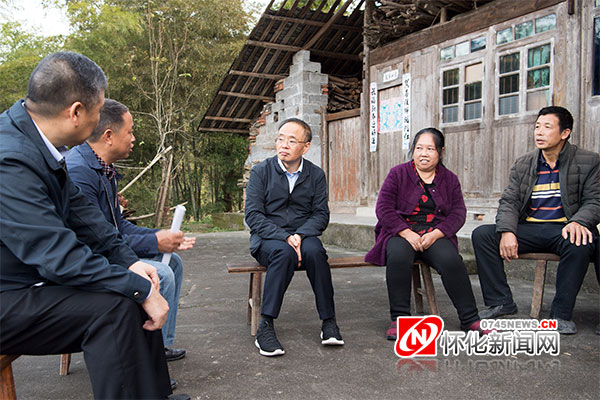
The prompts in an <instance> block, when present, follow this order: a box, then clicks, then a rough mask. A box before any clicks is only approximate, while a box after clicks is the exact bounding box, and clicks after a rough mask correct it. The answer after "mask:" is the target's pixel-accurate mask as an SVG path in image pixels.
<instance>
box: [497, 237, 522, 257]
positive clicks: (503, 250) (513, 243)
mask: <svg viewBox="0 0 600 400" xmlns="http://www.w3.org/2000/svg"><path fill="white" fill-rule="evenodd" d="M518 250H519V243H518V242H517V236H516V235H515V234H514V233H512V232H502V238H501V239H500V257H502V258H503V259H505V260H506V261H508V262H510V260H512V259H516V258H519V254H518Z"/></svg>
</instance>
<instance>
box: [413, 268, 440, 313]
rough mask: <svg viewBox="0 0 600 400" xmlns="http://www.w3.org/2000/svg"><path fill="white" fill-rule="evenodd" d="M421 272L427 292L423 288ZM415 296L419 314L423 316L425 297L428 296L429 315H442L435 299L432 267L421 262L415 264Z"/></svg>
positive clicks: (416, 308) (416, 309)
mask: <svg viewBox="0 0 600 400" xmlns="http://www.w3.org/2000/svg"><path fill="white" fill-rule="evenodd" d="M419 270H420V271H421V276H422V277H423V286H425V290H423V289H422V288H421V277H420V276H419ZM412 286H413V294H414V296H415V311H416V312H417V313H419V314H423V295H425V296H427V304H429V313H430V314H434V315H440V312H439V310H438V306H437V300H436V298H435V288H434V287H433V280H432V279H431V267H429V265H427V264H425V263H424V262H423V261H421V260H416V261H415V263H414V264H413V285H412Z"/></svg>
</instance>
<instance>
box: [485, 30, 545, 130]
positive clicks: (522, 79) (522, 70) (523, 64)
mask: <svg viewBox="0 0 600 400" xmlns="http://www.w3.org/2000/svg"><path fill="white" fill-rule="evenodd" d="M546 44H550V63H549V64H548V65H549V67H550V77H549V79H550V82H549V83H550V85H549V86H548V90H549V91H550V104H552V99H553V96H554V49H555V47H554V38H548V39H546V40H540V41H538V42H535V43H530V44H528V45H526V46H521V47H515V48H511V49H506V50H504V51H502V52H498V53H497V54H496V57H495V62H496V68H495V70H496V73H495V75H496V76H495V86H496V87H495V91H494V108H495V112H494V113H495V117H496V119H504V118H513V117H516V116H520V115H530V114H536V113H537V112H538V111H539V110H530V111H527V93H529V92H535V91H538V90H540V89H538V88H535V89H527V72H528V71H529V68H528V67H527V60H528V57H529V49H532V48H534V47H541V46H544V45H546ZM515 53H519V92H518V94H519V110H518V111H517V112H516V113H512V114H502V115H500V57H503V56H506V55H509V54H515Z"/></svg>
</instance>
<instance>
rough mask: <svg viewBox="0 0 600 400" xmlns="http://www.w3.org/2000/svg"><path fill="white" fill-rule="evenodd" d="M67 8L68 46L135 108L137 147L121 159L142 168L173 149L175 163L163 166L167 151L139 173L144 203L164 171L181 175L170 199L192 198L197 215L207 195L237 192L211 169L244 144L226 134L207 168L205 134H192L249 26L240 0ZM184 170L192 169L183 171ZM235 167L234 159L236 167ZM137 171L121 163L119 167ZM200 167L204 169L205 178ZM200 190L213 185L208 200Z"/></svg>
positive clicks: (77, 1) (151, 0)
mask: <svg viewBox="0 0 600 400" xmlns="http://www.w3.org/2000/svg"><path fill="white" fill-rule="evenodd" d="M67 9H68V13H69V16H70V18H71V21H72V25H73V27H74V28H75V33H74V34H73V35H71V37H70V38H68V40H67V43H66V47H68V48H70V49H73V50H77V51H80V52H82V53H84V54H86V55H88V56H89V57H90V58H92V59H94V60H95V61H96V62H98V64H99V65H101V66H102V68H103V69H104V70H105V72H106V74H107V76H108V79H109V90H108V92H107V95H108V96H110V97H112V98H115V99H117V100H119V101H121V102H123V103H124V104H126V105H128V106H129V107H130V109H131V110H132V112H133V114H134V116H135V123H136V130H135V135H136V137H137V148H136V150H135V151H134V152H133V163H129V164H127V165H126V166H129V167H131V168H140V167H142V166H144V165H145V164H147V162H148V161H149V160H150V159H152V158H153V157H154V155H155V154H158V153H161V152H162V151H163V150H164V149H165V148H166V147H168V146H173V148H174V149H175V150H176V151H174V160H173V163H172V165H173V169H174V170H171V171H169V170H168V164H169V163H168V162H167V160H166V158H165V159H164V160H163V161H162V163H161V168H160V173H157V172H156V171H155V169H153V170H152V173H150V174H148V177H145V178H144V186H145V188H144V189H143V190H142V189H140V191H143V192H144V195H143V196H142V197H143V198H145V199H146V201H145V203H146V204H147V203H148V201H147V198H148V188H149V187H151V188H153V192H154V193H155V196H156V197H155V198H159V196H158V193H159V188H160V187H161V186H162V187H164V186H165V185H164V183H165V181H166V177H167V176H168V175H171V176H173V177H179V179H178V180H176V181H175V185H176V186H175V187H174V190H173V200H174V202H180V201H186V200H187V201H190V202H192V204H193V209H194V210H193V211H194V215H196V216H199V215H200V213H201V209H202V207H203V203H206V201H209V202H217V201H221V200H222V199H224V198H227V199H233V198H235V197H236V196H237V197H239V193H240V190H239V188H237V186H233V187H231V185H226V187H223V185H222V183H221V182H219V181H218V180H219V179H221V177H222V175H221V174H209V170H214V169H215V168H214V166H213V165H212V163H213V162H214V163H217V164H218V163H220V162H225V161H223V160H226V159H227V158H228V157H229V153H231V152H236V151H237V150H236V149H237V148H236V147H235V146H239V147H240V148H243V149H244V150H245V149H246V148H247V144H245V143H243V144H240V142H239V141H238V140H237V139H236V140H234V139H230V138H229V137H228V136H226V135H224V136H223V137H222V138H221V140H222V141H223V142H228V143H229V145H227V146H224V148H222V149H220V151H222V152H223V153H222V154H221V156H220V158H219V154H214V156H215V157H213V158H211V164H210V168H205V166H206V165H207V159H206V152H204V151H202V149H198V146H202V145H203V144H205V143H206V141H205V140H201V139H200V138H198V133H197V132H196V126H197V123H198V121H199V118H200V117H201V116H202V115H203V113H204V111H205V109H206V107H207V106H208V105H209V103H210V101H211V100H212V95H213V93H214V91H215V89H216V86H217V85H218V83H219V82H220V81H221V79H222V77H223V76H224V75H225V73H226V71H227V69H228V68H229V66H230V65H231V62H232V60H233V59H234V58H235V56H236V55H237V53H238V52H239V50H240V48H241V46H242V45H243V42H244V41H245V38H246V35H247V33H248V32H249V28H250V21H251V17H252V16H251V14H250V13H249V12H246V11H244V7H243V2H242V1H241V0H219V1H218V0H185V1H184V0H165V1H155V0H133V1H125V0H106V1H93V0H86V1H84V0H71V1H69V2H68V3H67ZM194 147H195V149H194ZM232 149H233V150H232ZM194 150H195V151H194ZM190 154H192V155H193V156H192V157H190ZM203 157H204V158H203ZM242 162H243V161H242ZM184 170H185V171H186V172H187V173H190V172H192V171H193V172H194V173H193V174H192V175H191V176H188V177H186V179H182V174H183V171H184ZM241 171H242V166H241V164H240V166H239V170H238V175H241ZM135 172H136V170H135V169H131V170H125V175H126V176H127V177H131V176H132V175H135ZM204 174H209V175H206V179H204V178H205V175H204ZM192 178H194V179H196V180H198V181H196V182H193V181H192ZM161 182H162V183H163V184H162V185H161ZM207 184H208V186H207ZM171 187H172V186H169V188H171ZM203 190H208V191H209V192H213V193H212V196H211V199H210V200H204V201H203V199H206V198H205V197H203V196H202V191H203ZM234 192H235V193H234ZM131 193H134V190H132V191H130V192H128V196H134V197H135V196H136V195H135V194H131ZM221 193H222V194H221ZM195 196H198V197H195ZM224 204H226V205H225V208H228V209H229V210H231V209H232V208H235V207H236V201H230V200H227V201H225V202H224ZM144 211H147V210H144ZM157 211H158V213H160V212H161V211H162V210H161V209H159V210H157ZM158 213H157V214H158Z"/></svg>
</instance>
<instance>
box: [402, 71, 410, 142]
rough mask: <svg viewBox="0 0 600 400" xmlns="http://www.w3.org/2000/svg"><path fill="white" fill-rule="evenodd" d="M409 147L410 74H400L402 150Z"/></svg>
mask: <svg viewBox="0 0 600 400" xmlns="http://www.w3.org/2000/svg"><path fill="white" fill-rule="evenodd" d="M409 147H410V74H403V75H402V150H408V148H409Z"/></svg>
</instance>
